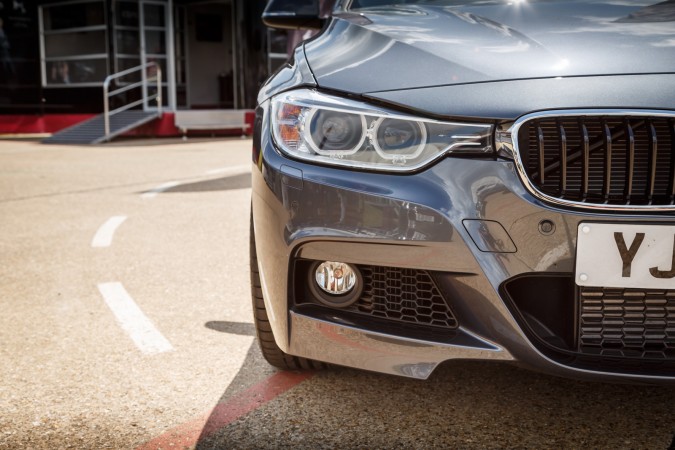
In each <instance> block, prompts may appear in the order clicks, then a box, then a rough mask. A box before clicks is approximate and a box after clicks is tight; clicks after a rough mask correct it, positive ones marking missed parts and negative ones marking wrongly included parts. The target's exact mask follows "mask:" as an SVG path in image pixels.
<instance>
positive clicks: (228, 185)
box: [164, 173, 251, 194]
mask: <svg viewBox="0 0 675 450" xmlns="http://www.w3.org/2000/svg"><path fill="white" fill-rule="evenodd" d="M250 187H251V174H250V173H242V174H238V175H231V176H227V177H222V178H215V179H212V180H204V181H196V182H194V183H183V184H179V185H178V186H175V187H172V188H170V189H167V190H165V191H164V193H169V194H171V193H179V192H215V191H232V190H235V189H248V188H250Z"/></svg>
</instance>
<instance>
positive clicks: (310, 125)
mask: <svg viewBox="0 0 675 450" xmlns="http://www.w3.org/2000/svg"><path fill="white" fill-rule="evenodd" d="M272 130H273V133H274V140H275V141H276V143H277V145H278V147H279V148H280V149H281V150H282V151H283V152H285V153H286V154H288V155H290V156H293V157H297V158H300V159H304V160H308V161H313V162H323V163H327V164H335V165H340V166H348V167H356V168H363V169H376V170H392V171H411V170H415V169H419V168H420V167H423V166H425V165H427V164H429V163H430V162H432V161H434V160H436V159H438V158H440V157H442V156H444V155H446V154H478V155H481V154H482V155H485V154H490V153H491V152H492V145H491V136H492V125H477V124H469V123H457V122H440V121H435V120H429V119H422V118H417V117H413V116H407V115H404V114H400V113H397V112H394V111H389V110H386V109H381V108H377V107H374V106H371V105H367V104H364V103H360V102H357V101H354V100H349V99H344V98H340V97H334V96H330V95H326V94H322V93H319V92H316V91H312V90H308V89H302V90H297V91H290V92H285V93H283V94H280V95H278V96H276V97H275V98H274V99H273V100H272Z"/></svg>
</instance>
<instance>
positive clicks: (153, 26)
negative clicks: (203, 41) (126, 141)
mask: <svg viewBox="0 0 675 450" xmlns="http://www.w3.org/2000/svg"><path fill="white" fill-rule="evenodd" d="M138 7H139V12H140V21H139V23H140V29H139V33H140V37H141V64H146V63H149V62H154V63H156V64H157V66H158V67H159V68H160V69H161V73H162V86H161V89H162V97H163V100H162V101H163V102H165V101H166V100H164V99H166V98H168V97H167V95H166V89H165V87H166V86H167V82H166V81H167V79H168V78H167V75H168V73H169V72H168V70H167V66H168V65H167V23H169V20H168V17H167V11H168V8H167V7H166V4H165V3H163V2H159V1H149V0H141V1H140V2H139V4H138ZM155 75H157V69H156V68H155V67H149V68H148V69H147V70H146V71H144V72H143V77H144V80H143V81H144V82H145V81H147V79H148V78H152V77H154V76H155ZM153 89H157V87H156V84H155V82H154V81H151V83H150V86H148V84H147V83H144V84H143V98H144V99H145V102H144V104H143V109H144V110H146V111H148V110H152V109H156V108H157V104H156V102H154V101H153V102H151V104H148V102H147V98H148V94H151V95H153V94H154V93H155V92H148V90H153Z"/></svg>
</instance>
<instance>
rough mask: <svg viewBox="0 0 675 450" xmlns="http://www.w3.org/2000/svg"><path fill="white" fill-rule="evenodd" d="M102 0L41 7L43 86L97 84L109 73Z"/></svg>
mask: <svg viewBox="0 0 675 450" xmlns="http://www.w3.org/2000/svg"><path fill="white" fill-rule="evenodd" d="M107 39H108V38H107V27H106V13H105V2H104V1H103V0H80V1H72V2H67V3H56V4H51V5H43V6H41V7H40V44H41V45H40V53H41V55H40V57H41V62H42V85H43V86H45V87H66V86H100V85H101V84H102V83H103V80H104V79H105V77H106V76H107V75H108V52H107Z"/></svg>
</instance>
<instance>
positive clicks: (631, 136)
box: [623, 118, 635, 204]
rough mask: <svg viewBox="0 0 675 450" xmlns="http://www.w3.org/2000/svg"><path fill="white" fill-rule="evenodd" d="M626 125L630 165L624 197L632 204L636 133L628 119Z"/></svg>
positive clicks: (628, 164) (627, 168)
mask: <svg viewBox="0 0 675 450" xmlns="http://www.w3.org/2000/svg"><path fill="white" fill-rule="evenodd" d="M624 124H625V126H626V159H627V161H628V163H627V167H626V184H625V187H624V191H623V196H624V198H625V199H626V203H628V204H630V198H631V195H633V176H634V172H635V133H634V132H633V127H631V126H630V121H629V120H628V119H627V118H626V119H624Z"/></svg>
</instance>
